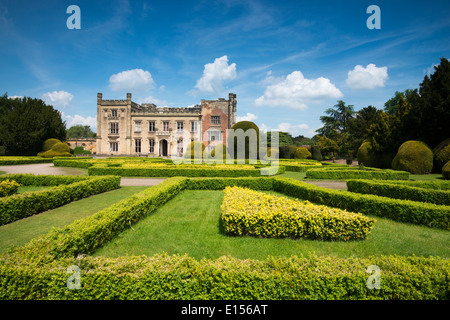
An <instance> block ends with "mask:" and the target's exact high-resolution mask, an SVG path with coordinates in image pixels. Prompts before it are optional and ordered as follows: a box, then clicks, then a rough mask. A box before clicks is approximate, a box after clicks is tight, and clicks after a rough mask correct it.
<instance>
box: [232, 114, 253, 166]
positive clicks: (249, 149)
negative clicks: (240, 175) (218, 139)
mask: <svg viewBox="0 0 450 320" xmlns="http://www.w3.org/2000/svg"><path fill="white" fill-rule="evenodd" d="M231 129H232V130H235V132H234V133H235V134H236V133H238V131H236V130H238V129H242V130H243V131H244V134H250V133H251V130H254V131H255V133H256V145H255V143H250V138H249V137H248V136H246V137H245V140H244V143H245V155H244V157H245V159H249V158H250V156H251V155H256V158H258V156H259V128H258V126H257V125H256V124H255V123H254V122H251V121H239V122H238V123H236V124H235V125H233V126H232V127H231ZM235 134H233V131H231V130H230V131H229V133H228V138H227V139H228V140H227V145H228V153H229V154H230V155H231V157H232V158H234V159H237V158H238V157H239V155H238V144H241V143H243V141H238V138H237V137H236V135H235ZM232 145H233V150H230V148H231V146H232ZM252 158H253V157H252Z"/></svg>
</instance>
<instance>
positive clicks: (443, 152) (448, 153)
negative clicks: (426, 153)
mask: <svg viewBox="0 0 450 320" xmlns="http://www.w3.org/2000/svg"><path fill="white" fill-rule="evenodd" d="M433 155H434V169H435V171H436V172H441V171H442V168H443V167H444V165H445V164H446V163H447V162H448V161H450V138H449V139H445V140H444V141H442V142H441V143H440V144H439V145H438V146H437V147H436V148H434V149H433Z"/></svg>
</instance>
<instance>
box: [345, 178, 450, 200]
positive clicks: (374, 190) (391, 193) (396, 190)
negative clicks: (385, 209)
mask: <svg viewBox="0 0 450 320" xmlns="http://www.w3.org/2000/svg"><path fill="white" fill-rule="evenodd" d="M347 189H348V191H351V192H356V193H364V194H375V195H378V196H382V197H389V198H395V199H404V200H412V201H420V202H429V203H434V204H438V205H446V206H448V205H450V190H434V189H424V188H419V187H413V186H408V185H402V184H391V183H380V182H378V181H376V180H375V181H374V180H347Z"/></svg>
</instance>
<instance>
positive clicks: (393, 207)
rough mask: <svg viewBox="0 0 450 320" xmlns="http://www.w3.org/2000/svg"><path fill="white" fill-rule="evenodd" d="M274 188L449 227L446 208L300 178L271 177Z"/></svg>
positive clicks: (327, 202) (367, 211)
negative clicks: (327, 185) (345, 189)
mask: <svg viewBox="0 0 450 320" xmlns="http://www.w3.org/2000/svg"><path fill="white" fill-rule="evenodd" d="M273 179H274V190H275V191H278V192H281V193H284V194H286V195H289V196H293V197H296V198H299V199H304V200H308V201H311V202H313V203H317V204H324V205H327V206H331V207H335V208H340V209H344V210H348V211H353V212H360V213H363V214H369V215H374V216H379V217H384V218H388V219H392V220H395V221H400V222H405V223H412V224H419V225H425V226H429V227H434V228H440V229H445V230H449V229H450V207H449V206H441V205H435V204H431V203H422V202H415V201H409V200H400V199H390V198H386V197H380V196H375V195H369V194H358V193H353V192H349V191H343V190H333V189H328V188H323V187H318V186H315V185H312V184H309V183H306V182H303V181H299V180H295V179H289V178H285V177H274V178H273Z"/></svg>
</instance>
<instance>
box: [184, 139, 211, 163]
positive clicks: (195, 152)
mask: <svg viewBox="0 0 450 320" xmlns="http://www.w3.org/2000/svg"><path fill="white" fill-rule="evenodd" d="M205 148H206V147H205V145H204V144H203V143H202V142H200V141H192V142H191V143H190V144H189V145H188V146H187V148H186V152H185V153H184V157H185V158H187V159H203V152H204V151H205ZM200 150H201V151H200Z"/></svg>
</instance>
